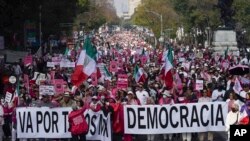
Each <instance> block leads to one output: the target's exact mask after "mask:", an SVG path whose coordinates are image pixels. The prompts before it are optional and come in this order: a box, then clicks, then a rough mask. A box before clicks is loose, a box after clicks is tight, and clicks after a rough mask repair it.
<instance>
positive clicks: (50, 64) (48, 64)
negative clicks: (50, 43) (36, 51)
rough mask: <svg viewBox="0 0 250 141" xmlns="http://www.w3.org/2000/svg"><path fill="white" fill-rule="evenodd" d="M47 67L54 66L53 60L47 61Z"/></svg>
mask: <svg viewBox="0 0 250 141" xmlns="http://www.w3.org/2000/svg"><path fill="white" fill-rule="evenodd" d="M47 67H48V68H54V67H55V63H54V62H47Z"/></svg>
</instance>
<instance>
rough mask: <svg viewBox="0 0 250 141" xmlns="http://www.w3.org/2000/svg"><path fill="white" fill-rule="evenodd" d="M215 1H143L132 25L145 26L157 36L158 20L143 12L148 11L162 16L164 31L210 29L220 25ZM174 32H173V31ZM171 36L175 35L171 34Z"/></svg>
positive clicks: (154, 16) (158, 30)
mask: <svg viewBox="0 0 250 141" xmlns="http://www.w3.org/2000/svg"><path fill="white" fill-rule="evenodd" d="M216 4H217V0H154V1H152V0H145V1H144V3H143V4H142V5H140V6H139V7H138V8H137V11H136V13H135V14H134V15H133V18H132V22H133V23H134V24H138V25H143V26H147V27H150V28H152V29H153V31H154V33H156V35H158V36H159V32H160V20H159V19H158V18H157V16H156V15H152V14H149V13H148V12H145V9H150V10H151V11H155V12H157V13H161V14H163V23H164V29H166V28H172V29H177V27H179V26H183V27H184V29H185V32H188V33H189V32H191V29H192V28H193V27H196V28H200V29H202V30H203V31H204V30H205V28H206V27H207V26H210V27H211V28H212V29H215V28H217V27H218V26H219V25H220V23H221V22H220V20H219V11H218V10H217V9H216V8H215V5H216ZM174 31H175V30H174ZM172 34H175V33H174V32H172Z"/></svg>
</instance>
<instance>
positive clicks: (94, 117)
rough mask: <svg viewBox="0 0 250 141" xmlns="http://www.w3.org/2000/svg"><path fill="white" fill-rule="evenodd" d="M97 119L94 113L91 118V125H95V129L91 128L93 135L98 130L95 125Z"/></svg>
mask: <svg viewBox="0 0 250 141" xmlns="http://www.w3.org/2000/svg"><path fill="white" fill-rule="evenodd" d="M96 119H97V117H96V115H93V116H92V118H91V126H93V127H94V130H92V129H91V130H90V133H91V135H95V132H96V126H95V120H96Z"/></svg>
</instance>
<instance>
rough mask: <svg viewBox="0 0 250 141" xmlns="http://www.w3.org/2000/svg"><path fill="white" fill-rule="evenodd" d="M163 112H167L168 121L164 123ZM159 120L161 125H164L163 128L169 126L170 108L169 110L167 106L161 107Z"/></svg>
mask: <svg viewBox="0 0 250 141" xmlns="http://www.w3.org/2000/svg"><path fill="white" fill-rule="evenodd" d="M163 112H165V115H166V123H165V124H163V123H162V122H163V121H162V118H161V117H162V114H164V113H163ZM159 122H160V126H161V127H162V128H167V127H168V110H167V108H166V107H161V109H160V114H159Z"/></svg>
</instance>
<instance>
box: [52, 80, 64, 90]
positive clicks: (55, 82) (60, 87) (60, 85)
mask: <svg viewBox="0 0 250 141" xmlns="http://www.w3.org/2000/svg"><path fill="white" fill-rule="evenodd" d="M65 83H66V82H64V80H63V79H54V80H53V81H52V84H53V85H54V88H55V92H56V93H57V94H60V93H64V87H63V85H64V84H65Z"/></svg>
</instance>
